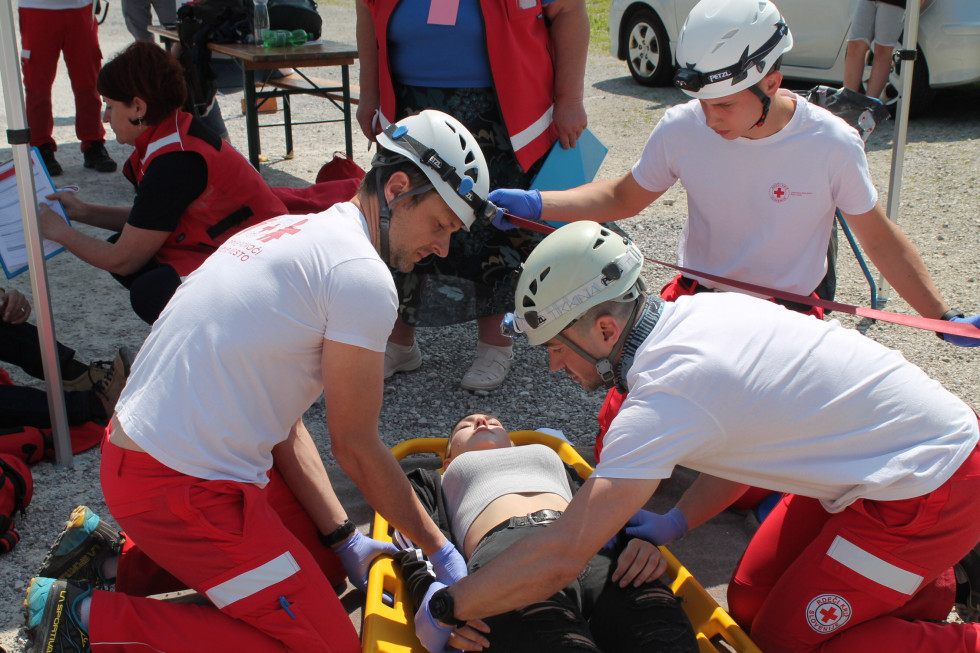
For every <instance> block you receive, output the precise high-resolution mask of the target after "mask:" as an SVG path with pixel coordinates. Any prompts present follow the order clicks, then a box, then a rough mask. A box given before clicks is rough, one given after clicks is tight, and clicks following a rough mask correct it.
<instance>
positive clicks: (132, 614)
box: [89, 440, 360, 653]
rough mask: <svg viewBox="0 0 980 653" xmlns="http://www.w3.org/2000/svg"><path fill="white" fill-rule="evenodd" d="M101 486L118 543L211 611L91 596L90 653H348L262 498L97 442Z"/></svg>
mask: <svg viewBox="0 0 980 653" xmlns="http://www.w3.org/2000/svg"><path fill="white" fill-rule="evenodd" d="M101 479H102V491H103V493H104V494H105V497H106V505H107V506H108V507H109V511H110V512H111V513H112V515H113V517H115V519H116V521H117V522H118V523H119V525H120V526H121V527H122V528H123V529H124V530H125V532H126V535H127V537H129V538H132V540H133V541H134V542H136V543H137V545H138V546H139V548H140V549H141V550H142V551H143V552H145V554H146V555H147V556H149V557H150V558H151V559H152V560H153V561H154V562H155V563H157V564H159V565H160V566H161V567H163V568H164V569H166V570H167V571H169V572H170V573H171V574H172V575H173V576H174V577H176V578H178V579H179V580H180V581H181V583H183V584H184V585H186V586H187V587H190V588H192V589H194V590H196V591H197V592H199V593H200V594H201V595H203V596H205V597H207V598H208V599H209V600H210V601H211V603H212V604H213V605H207V606H201V605H190V604H178V603H166V602H163V601H158V600H155V599H149V598H141V597H136V596H131V595H128V594H124V593H122V592H103V591H97V592H95V593H94V594H93V599H92V612H91V618H90V622H89V637H90V640H91V645H92V648H93V650H95V651H117V650H118V651H124V650H128V649H136V648H138V649H139V650H156V651H181V652H185V651H216V650H225V651H249V652H252V651H303V652H307V651H330V652H344V653H347V652H349V653H354V652H355V651H359V650H360V642H359V640H358V637H357V632H356V631H355V630H354V627H353V625H352V624H351V622H350V618H349V617H348V616H347V613H346V611H345V610H344V608H343V606H341V604H340V601H339V599H338V598H337V594H336V592H335V591H334V589H333V587H332V586H331V583H330V581H329V580H327V578H326V576H325V575H324V574H323V572H322V571H321V569H320V567H319V566H318V564H317V562H316V560H315V559H314V557H313V555H312V554H311V553H310V551H309V550H308V549H307V547H306V546H304V545H303V543H302V542H301V541H300V540H299V539H298V538H297V537H296V536H295V535H294V534H293V533H292V532H291V531H290V530H289V529H288V528H287V527H286V526H285V525H284V524H283V522H282V520H281V519H280V517H279V515H278V514H277V513H276V510H275V509H274V508H273V507H272V506H271V505H270V503H269V500H268V496H267V493H266V492H265V491H264V490H263V489H262V488H258V487H256V486H254V485H250V484H245V483H237V482H233V481H205V480H202V479H199V478H194V477H191V476H186V475H184V474H180V473H178V472H176V471H174V470H172V469H170V468H168V467H166V466H164V465H162V464H160V463H159V462H157V461H156V460H155V459H154V458H153V457H151V456H149V455H148V454H145V453H136V452H132V451H127V450H125V449H120V448H119V447H116V446H115V445H113V444H111V443H110V442H108V440H106V441H105V442H104V443H103V446H102V472H101ZM123 573H124V572H123V570H122V569H121V570H120V575H122V574H123Z"/></svg>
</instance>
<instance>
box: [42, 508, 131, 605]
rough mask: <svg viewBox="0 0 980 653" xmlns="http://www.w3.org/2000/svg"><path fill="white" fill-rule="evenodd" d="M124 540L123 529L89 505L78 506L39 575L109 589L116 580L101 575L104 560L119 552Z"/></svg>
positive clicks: (43, 563) (49, 553) (46, 557)
mask: <svg viewBox="0 0 980 653" xmlns="http://www.w3.org/2000/svg"><path fill="white" fill-rule="evenodd" d="M125 541H126V538H125V536H124V535H123V534H122V533H120V532H119V531H117V530H114V529H112V528H111V527H110V526H109V525H108V524H106V523H105V522H104V521H102V520H101V519H99V516H98V515H97V514H95V513H94V512H92V511H91V510H89V509H88V507H87V506H78V507H77V508H75V509H74V510H72V512H71V517H69V518H68V523H66V524H65V529H64V530H63V531H61V533H60V534H59V535H58V539H56V540H55V542H54V545H53V546H52V547H51V550H50V551H48V555H47V556H45V558H44V562H42V563H41V568H40V569H38V570H37V575H38V576H42V577H45V578H54V579H62V580H72V581H75V582H78V583H83V584H85V585H89V586H94V587H97V588H100V589H106V588H108V587H109V586H111V585H112V584H113V582H112V580H107V579H106V578H105V577H104V576H103V575H102V563H104V562H105V561H106V560H108V559H109V558H113V557H115V556H118V555H119V552H120V550H121V549H122V545H123V543H124V542H125ZM113 580H114V579H113Z"/></svg>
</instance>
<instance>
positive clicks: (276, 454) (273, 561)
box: [26, 111, 493, 653]
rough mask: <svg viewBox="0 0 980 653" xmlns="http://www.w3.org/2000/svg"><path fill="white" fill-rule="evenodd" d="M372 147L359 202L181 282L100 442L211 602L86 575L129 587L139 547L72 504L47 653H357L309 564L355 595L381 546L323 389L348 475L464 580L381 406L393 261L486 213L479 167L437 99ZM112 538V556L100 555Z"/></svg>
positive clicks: (107, 485) (137, 510) (122, 499)
mask: <svg viewBox="0 0 980 653" xmlns="http://www.w3.org/2000/svg"><path fill="white" fill-rule="evenodd" d="M378 142H379V144H380V145H381V147H380V148H379V151H378V154H377V156H376V157H375V159H374V161H373V164H372V169H371V170H369V171H368V173H367V175H366V176H365V178H364V181H363V182H362V185H361V187H360V188H359V189H358V192H357V194H356V195H355V196H354V197H353V198H351V200H350V201H349V202H346V203H342V204H338V205H335V206H333V207H331V208H330V209H329V210H328V211H325V212H324V213H321V214H315V215H298V216H294V215H287V216H281V217H279V218H273V219H270V220H267V221H266V222H263V223H261V224H259V225H257V226H256V227H254V228H252V229H248V230H246V231H243V232H241V233H239V234H236V235H235V237H234V238H232V239H230V240H229V241H228V242H227V243H225V244H224V245H222V246H221V247H220V248H219V249H218V250H217V251H216V252H215V254H214V255H212V256H211V257H210V258H208V260H207V261H206V262H205V263H204V264H203V265H202V266H201V267H200V268H199V269H198V270H197V271H195V272H194V273H193V274H191V275H190V276H189V277H188V278H187V280H186V281H185V282H184V284H182V285H181V288H180V290H179V292H177V293H176V295H175V296H174V298H173V300H171V302H170V303H169V304H168V306H167V307H166V309H165V310H164V312H163V313H162V314H161V316H160V318H159V320H158V321H157V322H156V323H155V324H154V326H153V330H152V332H151V333H150V335H149V337H148V339H147V341H146V343H145V344H144V345H143V348H142V349H141V351H140V353H139V355H138V356H137V358H136V361H135V363H134V365H133V369H132V373H131V375H130V377H129V382H128V384H127V386H126V389H125V390H124V394H123V395H122V397H121V399H120V401H119V403H118V405H117V408H116V414H115V416H114V417H113V420H112V423H111V426H110V430H109V434H108V436H107V439H106V440H105V441H104V443H103V457H102V463H103V466H102V488H103V492H104V494H105V496H106V505H107V506H108V508H109V510H110V512H111V513H112V514H113V516H114V517H115V518H116V520H117V521H118V523H119V525H120V526H121V527H122V528H123V529H124V531H125V534H126V537H127V538H128V539H129V540H130V543H131V544H134V545H135V547H138V548H139V549H140V550H141V551H142V552H143V553H145V554H146V556H148V557H149V558H151V559H152V561H153V562H154V563H156V564H157V565H159V566H160V567H162V568H163V569H164V570H166V571H167V572H170V573H171V574H172V575H173V576H176V578H177V579H179V580H180V581H181V582H183V583H184V584H185V585H186V586H187V587H190V588H193V589H195V590H197V592H198V593H199V594H201V595H202V596H204V597H206V598H207V599H208V600H209V601H210V603H211V605H208V606H198V605H186V604H173V603H164V602H161V601H156V600H152V599H146V598H136V597H133V596H128V595H126V594H123V593H119V592H106V591H99V590H96V591H94V592H92V590H91V588H90V587H89V586H86V585H85V584H82V583H79V582H76V581H80V580H88V581H91V582H93V583H103V582H105V581H106V579H110V580H111V579H112V578H113V577H114V576H116V577H117V578H118V579H120V580H121V579H122V577H123V576H125V574H126V573H127V572H128V571H129V569H128V568H127V559H128V558H127V556H129V555H130V553H131V552H132V550H131V549H128V548H127V549H124V550H123V555H122V556H121V557H118V558H116V557H114V556H113V555H109V554H110V553H117V551H116V549H117V548H118V542H116V541H114V538H112V537H111V530H110V529H108V527H107V526H102V527H99V525H98V524H99V520H98V517H95V516H94V515H91V516H88V517H86V516H85V515H73V517H75V519H73V521H72V522H71V523H70V524H69V527H68V529H67V530H66V532H65V533H63V535H62V537H61V538H59V544H58V545H57V546H56V547H55V548H54V549H52V553H51V554H49V557H48V560H46V561H45V563H44V565H43V567H42V571H41V574H40V575H42V576H43V575H45V572H46V571H48V572H49V575H53V576H59V577H61V578H68V580H67V581H65V580H59V581H52V580H51V579H49V578H36V579H34V580H33V581H32V584H31V587H30V589H29V590H28V597H27V601H26V608H27V621H28V628H29V632H31V633H32V634H33V639H34V642H35V646H36V647H43V646H44V645H46V644H49V643H50V642H55V644H56V646H58V647H62V648H57V650H69V649H70V650H79V651H81V650H88V646H89V643H91V645H93V646H95V645H98V649H97V650H100V651H108V650H117V649H119V650H123V649H126V650H128V649H129V648H131V647H138V648H140V650H156V651H191V650H208V651H215V650H226V651H265V650H269V651H302V652H303V653H307V652H309V651H345V652H353V651H359V650H360V643H359V641H358V637H357V633H356V631H355V630H354V628H353V626H352V625H351V622H350V619H349V618H348V615H347V613H346V611H345V609H344V608H343V607H342V606H341V604H340V602H339V600H338V599H337V596H336V593H335V591H334V589H333V584H334V583H336V582H337V581H336V579H335V578H333V579H328V577H327V576H326V575H325V574H324V572H323V571H322V570H321V564H318V562H319V560H318V559H317V558H318V557H320V554H322V553H323V552H324V551H325V550H326V548H327V547H330V548H332V549H333V550H334V551H335V552H336V553H337V554H338V555H339V556H340V561H341V562H342V563H343V568H344V570H345V571H346V572H347V575H349V576H350V578H351V580H352V581H353V582H354V584H355V585H357V586H359V587H361V588H363V587H364V586H365V585H366V575H367V569H368V565H369V563H370V561H371V560H372V559H373V558H374V557H375V556H377V555H379V554H381V553H384V552H388V551H389V550H390V547H388V548H386V547H384V546H382V545H379V544H377V543H375V542H374V541H373V540H370V539H369V538H366V537H364V536H362V535H361V534H360V533H359V532H358V531H357V530H356V529H355V527H354V525H353V524H352V523H351V522H350V521H349V520H348V519H347V515H346V513H345V511H344V509H343V507H342V506H341V505H340V503H339V502H338V500H337V497H336V495H335V494H334V492H333V489H332V488H331V486H330V481H329V478H328V477H327V474H326V471H325V470H324V467H323V463H322V462H321V459H320V456H319V454H318V452H317V449H316V445H315V444H314V442H313V440H312V439H311V437H310V434H309V432H308V431H307V430H306V428H305V427H304V425H303V422H302V415H303V413H304V412H305V411H306V410H307V409H308V408H309V407H310V405H311V404H312V403H313V402H314V401H316V400H317V397H318V396H319V395H320V394H321V393H323V395H324V403H325V408H326V420H327V426H328V428H329V432H330V438H331V445H332V453H333V455H334V456H335V457H336V459H337V461H338V463H339V464H340V466H341V468H342V469H343V470H344V471H345V472H346V473H347V474H348V475H349V476H350V477H351V479H353V480H354V482H355V483H356V484H357V485H358V487H359V488H360V489H361V491H362V492H363V493H364V495H365V497H366V498H367V500H368V501H369V502H370V504H371V505H372V506H374V507H375V508H376V509H377V510H378V511H379V512H380V513H381V514H383V515H385V516H386V518H388V519H389V520H390V521H391V522H392V523H393V524H397V527H398V528H399V530H403V531H405V532H407V533H409V534H410V535H409V537H411V539H412V540H413V541H414V542H418V543H420V544H421V546H422V548H423V550H425V551H426V552H427V554H429V556H430V559H431V560H432V562H433V564H434V566H435V568H436V571H437V573H438V575H439V576H441V577H443V578H444V579H445V580H446V582H452V581H453V580H456V579H457V578H458V577H460V576H461V575H464V574H465V569H466V567H465V562H464V561H463V559H462V557H461V556H460V555H459V553H457V552H456V551H455V549H454V548H453V546H452V544H451V543H450V542H448V541H447V540H446V538H445V537H444V536H443V535H442V534H441V533H440V531H439V529H438V528H437V527H436V526H435V524H433V523H432V521H431V519H430V518H429V517H428V515H427V513H426V512H425V511H424V510H423V508H422V507H421V505H420V504H419V502H418V500H417V499H416V497H415V494H414V493H413V492H412V490H411V488H410V486H409V485H408V482H407V481H406V479H405V475H404V474H403V473H402V471H401V469H400V468H399V467H398V464H397V463H396V462H395V460H394V458H392V457H391V455H390V453H389V452H388V451H387V449H386V447H385V445H384V443H383V442H382V441H381V439H380V437H379V433H378V416H379V413H380V408H381V400H382V389H383V372H384V369H383V368H384V351H385V343H386V341H387V339H388V333H389V332H390V331H391V328H392V325H393V324H394V320H395V311H396V307H397V298H396V295H395V288H394V284H393V281H392V277H391V271H390V269H389V266H390V267H396V268H399V269H408V268H410V267H411V266H413V265H414V264H415V263H416V262H417V261H418V260H419V259H421V258H424V257H426V256H428V255H430V254H435V255H437V256H443V255H445V252H446V251H447V248H448V245H449V238H450V235H451V234H452V233H453V232H454V231H456V230H457V229H460V228H467V227H468V226H469V225H470V224H472V223H473V221H474V220H475V219H476V218H477V217H478V216H485V214H486V213H487V212H488V211H489V212H490V215H492V211H493V209H492V207H490V206H489V205H487V203H486V200H485V198H486V194H487V190H488V183H487V181H486V179H487V170H486V163H485V161H484V158H483V154H482V153H481V151H480V149H479V148H478V147H477V146H476V145H475V141H474V139H473V137H472V135H471V134H470V133H469V132H468V131H467V130H466V129H465V128H463V127H462V125H461V124H460V123H459V122H457V121H456V120H455V119H453V118H452V117H450V116H447V115H445V114H443V113H440V112H437V111H424V112H422V113H421V114H419V115H417V116H412V117H409V118H406V119H405V120H402V121H400V122H398V123H396V124H393V125H390V126H389V128H388V129H386V130H385V132H384V133H383V134H379V135H378ZM273 467H274V468H275V472H276V473H275V474H272V475H271V478H270V471H271V470H272V468H273ZM283 481H285V485H286V486H288V490H290V491H291V493H292V495H295V498H296V499H297V500H298V502H299V504H301V506H302V508H303V509H304V510H305V512H306V514H307V515H309V518H310V519H312V522H313V525H314V526H315V528H310V529H309V530H308V532H306V533H305V534H303V533H299V532H295V529H293V528H291V527H290V525H289V522H288V521H287V523H286V524H284V520H285V519H286V518H285V517H280V514H277V512H279V510H280V509H281V506H280V505H279V504H278V503H277V502H276V501H275V500H274V499H272V498H271V497H272V496H281V490H282V488H276V487H275V486H276V484H277V483H278V484H279V485H282V482H283ZM93 517H94V519H93ZM73 543H74V545H73ZM100 548H101V549H107V548H108V549H113V551H111V552H107V551H100V553H99V554H98V555H97V556H96V562H97V564H93V563H92V561H91V551H92V550H99V549H100ZM331 555H332V554H331ZM106 559H109V564H105V560H106ZM117 565H118V574H116V573H113V571H114V568H115V567H116V566H117ZM133 571H134V572H135V573H140V572H143V571H144V570H142V569H136V570H133ZM340 580H341V581H342V580H343V574H341V577H340ZM65 614H67V616H68V618H65V617H64V615H65ZM58 615H62V616H61V617H59V616H58ZM73 647H74V648H73ZM37 650H42V649H41V648H38V649H37ZM49 650H50V649H49Z"/></svg>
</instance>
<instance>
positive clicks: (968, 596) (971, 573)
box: [953, 544, 980, 621]
mask: <svg viewBox="0 0 980 653" xmlns="http://www.w3.org/2000/svg"><path fill="white" fill-rule="evenodd" d="M953 572H954V573H955V574H956V603H957V607H960V606H962V607H964V608H966V610H968V611H969V613H970V616H972V618H971V619H967V618H966V617H964V615H963V614H962V611H961V613H960V616H961V617H963V620H964V621H977V618H978V616H980V615H978V612H980V544H978V545H977V546H976V547H974V549H973V550H972V551H970V552H969V553H967V554H966V556H965V557H964V558H963V559H962V560H960V561H959V562H957V563H956V564H955V565H954V566H953Z"/></svg>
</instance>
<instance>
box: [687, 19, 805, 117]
mask: <svg viewBox="0 0 980 653" xmlns="http://www.w3.org/2000/svg"><path fill="white" fill-rule="evenodd" d="M792 47H793V35H792V34H791V33H790V31H789V26H788V25H787V24H786V21H785V20H783V17H782V15H780V13H779V9H778V8H777V7H776V5H774V4H773V3H771V2H769V1H768V0H701V1H700V2H699V3H698V4H696V5H695V6H694V8H693V9H692V10H691V13H690V14H688V16H687V20H685V21H684V26H683V27H682V28H681V33H680V37H679V38H678V40H677V48H676V58H677V72H676V74H675V75H674V85H675V86H677V88H679V89H680V90H682V91H684V92H685V93H687V94H688V95H690V96H691V97H694V98H698V99H699V100H712V99H716V98H721V97H727V96H729V95H734V94H735V93H738V92H739V91H742V90H745V89H747V88H752V87H753V86H755V85H756V84H757V83H759V81H760V80H761V79H762V78H763V77H765V76H766V74H767V73H768V72H769V71H770V70H771V69H772V66H773V64H775V63H776V61H777V60H778V59H779V57H780V56H782V55H783V54H784V53H786V52H788V51H789V50H790V49H791V48H792Z"/></svg>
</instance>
